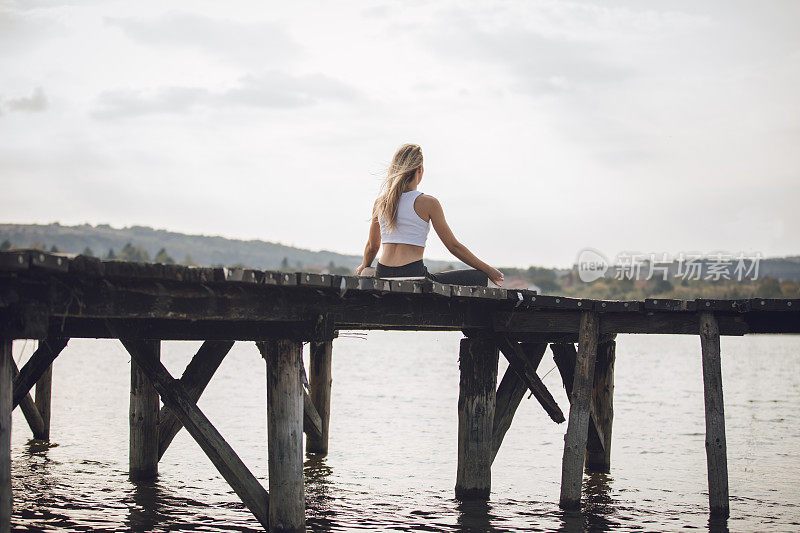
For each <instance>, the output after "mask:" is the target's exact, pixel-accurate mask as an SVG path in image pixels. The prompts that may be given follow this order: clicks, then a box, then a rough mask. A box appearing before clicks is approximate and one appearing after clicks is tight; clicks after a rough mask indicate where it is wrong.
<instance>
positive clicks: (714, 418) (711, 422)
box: [699, 312, 730, 517]
mask: <svg viewBox="0 0 800 533" xmlns="http://www.w3.org/2000/svg"><path fill="white" fill-rule="evenodd" d="M699 318H700V346H701V349H702V352H703V396H704V398H705V410H706V463H707V465H708V501H709V505H710V508H711V509H710V511H711V515H713V516H718V517H727V516H728V515H729V514H730V507H729V503H728V451H727V444H726V442H725V409H724V405H723V399H722V361H721V357H720V346H719V326H718V324H717V319H716V318H715V317H714V313H711V312H702V313H700V317H699Z"/></svg>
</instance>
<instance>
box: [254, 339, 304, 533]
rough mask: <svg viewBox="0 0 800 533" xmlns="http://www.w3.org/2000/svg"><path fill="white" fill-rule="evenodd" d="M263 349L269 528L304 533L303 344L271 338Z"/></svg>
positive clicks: (264, 344) (296, 341)
mask: <svg viewBox="0 0 800 533" xmlns="http://www.w3.org/2000/svg"><path fill="white" fill-rule="evenodd" d="M262 346H263V351H264V352H266V354H265V357H264V358H265V359H266V360H267V441H268V444H267V446H268V450H267V453H268V463H269V529H270V531H281V532H282V531H305V523H306V518H305V495H304V488H303V384H302V382H301V371H302V368H303V359H302V349H303V345H302V343H301V342H300V341H298V340H292V339H272V340H269V341H265V342H264V343H263V344H262ZM262 353H263V352H262Z"/></svg>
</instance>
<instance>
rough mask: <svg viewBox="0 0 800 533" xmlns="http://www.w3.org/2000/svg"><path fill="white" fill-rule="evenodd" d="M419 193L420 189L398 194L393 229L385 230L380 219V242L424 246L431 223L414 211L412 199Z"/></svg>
mask: <svg viewBox="0 0 800 533" xmlns="http://www.w3.org/2000/svg"><path fill="white" fill-rule="evenodd" d="M420 194H422V192H421V191H406V192H404V193H403V194H401V195H400V202H399V203H398V204H397V221H396V222H395V225H394V229H392V231H391V232H389V231H387V229H386V225H385V224H384V221H383V220H382V219H381V221H380V225H381V242H391V243H402V244H413V245H415V246H423V247H424V246H425V241H427V240H428V230H430V227H431V224H430V221H428V222H425V221H424V220H422V219H421V218H420V217H419V215H418V214H417V212H416V211H414V201H415V200H416V199H417V197H418V196H419V195H420Z"/></svg>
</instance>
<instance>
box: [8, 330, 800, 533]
mask: <svg viewBox="0 0 800 533" xmlns="http://www.w3.org/2000/svg"><path fill="white" fill-rule="evenodd" d="M459 338H460V335H459V334H456V333H399V332H370V333H368V334H366V339H362V338H354V337H343V338H339V339H337V340H335V341H334V352H333V355H334V356H333V380H334V381H333V400H332V419H331V440H330V454H329V455H328V456H327V457H325V458H322V459H308V460H307V462H306V466H305V476H306V499H307V503H306V509H307V510H306V516H307V522H308V529H309V530H310V531H356V530H363V531H391V530H394V531H404V530H411V529H414V530H424V531H583V530H592V531H605V530H609V531H611V530H613V531H643V530H644V531H677V530H685V529H689V528H692V529H701V530H702V529H708V528H711V529H712V530H723V531H724V530H725V528H730V529H731V530H735V531H756V530H758V531H789V530H797V529H800V488H798V480H800V417H798V416H797V415H798V413H800V337H797V336H788V335H787V336H750V337H743V338H731V337H724V338H723V339H722V357H723V359H722V360H723V384H724V394H725V415H726V428H727V440H728V471H729V479H730V492H731V518H730V519H729V520H727V522H725V521H723V522H719V523H717V522H715V523H709V519H708V515H707V508H708V496H707V485H706V464H705V448H704V438H703V434H704V415H703V388H702V374H701V366H700V341H699V338H697V337H692V336H684V337H681V336H632V335H629V336H625V335H623V336H620V337H618V341H617V359H616V375H615V394H614V404H615V405H614V409H615V418H614V440H613V446H612V466H611V468H612V473H611V474H610V475H599V474H595V475H591V476H588V475H587V476H585V477H584V493H583V508H582V510H581V512H573V513H563V512H561V511H560V510H559V508H558V496H559V481H560V474H561V466H560V461H561V454H562V451H563V436H564V432H565V431H566V423H564V424H560V425H557V424H555V423H554V422H552V421H551V420H550V419H549V418H548V417H547V415H546V414H545V413H544V411H543V410H542V408H541V407H540V406H539V404H538V403H537V402H536V400H535V399H532V398H531V399H525V400H523V403H522V405H521V406H520V408H519V410H518V411H517V415H516V417H515V420H514V423H513V424H512V426H511V429H510V430H509V432H508V434H507V435H506V438H505V441H504V442H503V446H502V448H501V450H500V452H499V454H498V456H497V459H496V460H495V463H494V466H493V468H492V496H491V498H492V499H491V501H490V502H488V503H486V504H470V505H462V504H460V503H459V502H457V501H456V500H455V499H454V498H453V487H454V483H455V473H456V431H457V410H456V408H457V401H458V341H459ZM198 346H199V343H190V342H168V343H164V347H163V349H162V360H163V361H164V363H165V365H166V366H167V368H168V369H169V370H170V372H171V373H172V374H173V375H174V376H176V377H177V376H179V375H180V374H181V373H182V371H183V368H184V366H185V365H186V363H187V362H188V360H189V358H190V357H191V355H192V354H193V353H194V351H195V350H196V349H197V347H198ZM32 348H33V346H32V345H31V343H28V344H27V345H26V344H25V343H23V342H21V341H20V342H15V344H14V355H15V358H16V359H17V361H18V362H22V363H24V361H25V360H26V359H27V357H29V355H30V353H31V351H32ZM306 357H307V356H306ZM129 361H130V357H129V356H128V354H127V353H126V352H125V351H124V349H123V348H122V346H121V345H120V344H119V342H117V341H107V340H83V339H74V340H72V341H70V343H69V346H68V347H67V348H66V349H65V350H64V352H63V353H62V354H61V356H59V358H58V359H57V360H56V362H55V365H54V376H53V415H52V416H53V419H52V432H51V434H52V440H53V442H54V443H55V444H57V446H54V447H50V448H41V447H36V446H31V445H29V444H28V439H29V438H30V431H29V430H28V427H27V424H26V423H25V420H24V418H23V417H22V414H21V413H20V411H19V409H17V410H16V411H15V413H14V420H13V424H14V432H13V438H12V461H13V462H12V480H13V490H14V514H13V517H12V527H13V528H15V529H17V530H19V531H119V530H133V531H168V530H172V531H174V530H196V531H258V530H259V524H258V522H257V521H256V520H255V518H254V517H253V516H252V515H251V514H250V512H249V511H248V510H247V509H246V508H244V506H243V505H242V504H241V503H240V501H239V499H238V498H237V496H236V495H235V494H234V493H233V491H232V490H231V489H230V488H229V487H228V485H227V484H226V483H225V481H224V480H223V479H222V477H221V476H220V475H219V474H218V473H217V471H216V470H215V468H214V467H213V465H212V464H211V462H210V461H209V460H208V459H207V458H206V457H205V455H204V454H203V453H202V451H201V450H200V448H199V447H198V446H197V445H196V444H195V443H194V441H193V440H192V439H191V437H190V436H189V435H188V433H186V431H185V430H184V431H181V433H180V434H179V435H178V436H177V437H176V439H175V441H174V442H173V443H172V446H171V447H170V449H169V450H168V451H167V453H166V454H165V456H164V459H163V460H162V462H161V463H160V465H159V469H160V475H159V478H158V480H157V481H155V482H152V483H140V484H138V485H137V484H133V483H131V482H129V481H128V480H127V461H128V459H127V456H128V394H129V380H130V369H129ZM553 366H554V364H553V361H552V354H551V353H550V352H549V351H548V352H547V353H546V354H545V358H544V360H543V361H542V364H541V367H540V368H539V375H540V376H541V375H543V374H544V373H545V372H547V371H548V370H551V368H552V367H553ZM504 370H505V364H504V362H503V361H502V357H501V369H500V376H502V372H503V371H504ZM498 381H499V378H498ZM265 383H266V378H265V368H264V361H263V360H262V359H261V357H260V355H259V354H258V352H257V350H256V349H255V347H254V346H253V344H252V343H236V345H235V346H234V348H233V350H232V351H231V353H230V354H229V355H228V357H227V358H226V359H225V361H224V362H223V364H222V366H221V367H220V369H219V371H218V372H217V374H216V375H215V377H214V379H213V380H212V382H211V384H210V385H209V387H208V389H207V390H206V392H205V394H204V395H203V397H202V398H201V400H200V402H199V405H200V408H201V409H202V410H203V411H204V412H205V414H206V415H207V416H208V417H209V418H210V419H211V421H212V422H213V423H214V424H215V425H216V427H217V428H218V429H219V430H220V432H221V433H222V435H223V436H224V437H225V438H226V439H227V440H228V442H229V443H230V444H231V445H232V446H233V448H234V449H235V450H236V451H237V452H238V454H239V455H240V456H241V457H242V459H243V460H244V462H245V463H246V464H247V465H248V466H249V467H250V469H251V470H252V471H253V473H254V474H255V475H256V477H258V478H259V479H260V480H261V481H262V483H263V484H264V485H265V486H266V485H267V451H266V413H265V411H266V406H265V398H266V392H265ZM544 383H545V384H546V385H547V386H548V388H549V389H550V391H551V392H552V393H553V395H554V396H555V398H556V401H558V403H559V405H560V406H561V407H562V409H563V410H564V411H565V412H566V410H567V407H568V402H567V399H566V396H565V394H564V391H563V388H562V386H561V383H560V376H559V374H558V371H557V370H553V371H551V372H550V373H549V374H547V376H546V377H544Z"/></svg>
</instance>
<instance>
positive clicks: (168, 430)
mask: <svg viewBox="0 0 800 533" xmlns="http://www.w3.org/2000/svg"><path fill="white" fill-rule="evenodd" d="M232 347H233V341H205V342H204V343H203V344H202V345H201V346H200V348H199V349H198V350H197V353H195V354H194V356H193V357H192V360H191V361H189V364H188V365H186V370H184V371H183V375H182V376H181V378H180V381H181V383H182V384H183V387H184V389H185V390H186V393H187V394H188V395H189V398H190V399H191V400H192V401H193V402H194V403H197V401H198V400H199V399H200V396H202V395H203V391H204V390H205V389H206V387H207V386H208V384H209V382H210V381H211V378H212V377H213V376H214V373H215V372H216V371H217V369H218V368H219V365H221V364H222V360H223V359H225V356H226V355H228V352H230V350H231V348H232ZM158 418H159V424H158V458H159V460H160V459H161V458H162V457H163V456H164V452H166V451H167V448H169V445H170V443H172V440H173V439H174V438H175V435H177V434H178V432H179V431H180V430H181V428H182V427H183V424H181V422H180V420H179V419H178V417H177V416H175V414H174V413H173V412H172V411H171V410H170V408H169V406H167V405H166V404H165V405H164V407H162V408H161V411H160V412H159V415H158Z"/></svg>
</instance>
